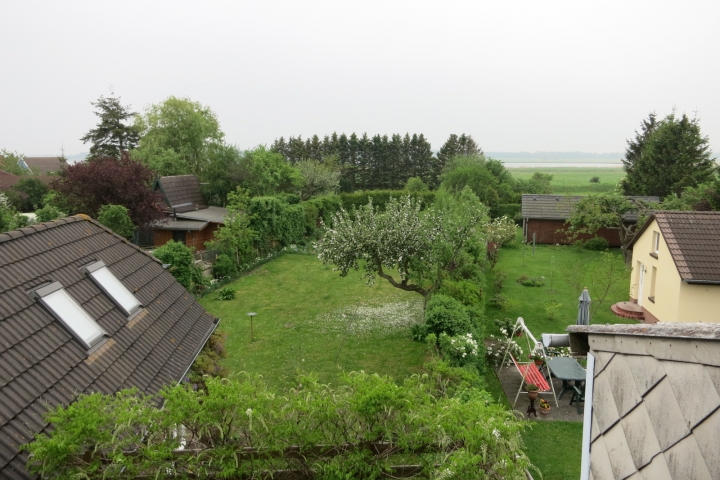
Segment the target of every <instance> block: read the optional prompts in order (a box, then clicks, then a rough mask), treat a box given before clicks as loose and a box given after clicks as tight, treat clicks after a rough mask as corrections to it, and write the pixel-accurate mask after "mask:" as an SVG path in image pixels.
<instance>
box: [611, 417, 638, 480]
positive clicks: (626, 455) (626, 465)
mask: <svg viewBox="0 0 720 480" xmlns="http://www.w3.org/2000/svg"><path fill="white" fill-rule="evenodd" d="M603 438H604V440H605V448H607V453H608V457H609V458H610V466H611V467H612V471H613V475H615V478H627V477H629V476H630V475H632V474H633V473H634V472H636V471H637V469H636V468H635V462H634V461H633V457H632V455H631V454H630V447H629V446H628V443H627V439H626V438H625V431H624V430H623V427H622V424H620V423H618V424H616V425H615V426H614V427H612V428H611V429H610V430H608V431H607V432H605V434H604V435H603Z"/></svg>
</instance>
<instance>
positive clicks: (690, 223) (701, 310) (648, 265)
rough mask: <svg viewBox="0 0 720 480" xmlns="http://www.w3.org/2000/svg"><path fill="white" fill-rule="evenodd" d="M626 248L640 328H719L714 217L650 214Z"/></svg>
mask: <svg viewBox="0 0 720 480" xmlns="http://www.w3.org/2000/svg"><path fill="white" fill-rule="evenodd" d="M629 247H630V248H631V249H632V252H633V255H632V268H633V271H632V275H631V280H630V292H631V298H632V301H633V302H635V303H636V304H637V307H639V309H640V310H642V313H643V314H644V317H645V322H646V323H656V322H714V323H720V212H692V211H658V212H655V213H654V214H653V215H652V216H651V217H650V218H649V219H648V220H647V222H645V225H643V227H642V228H641V229H640V230H639V231H638V233H637V235H635V238H634V239H633V240H632V242H631V243H630V246H629Z"/></svg>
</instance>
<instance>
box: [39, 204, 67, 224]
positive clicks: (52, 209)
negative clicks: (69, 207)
mask: <svg viewBox="0 0 720 480" xmlns="http://www.w3.org/2000/svg"><path fill="white" fill-rule="evenodd" d="M65 216H66V214H65V213H64V212H61V211H60V209H59V208H58V207H56V206H54V205H51V204H47V205H45V206H44V207H42V208H39V209H37V210H35V221H36V222H38V223H42V222H51V221H53V220H57V219H58V218H63V217H65Z"/></svg>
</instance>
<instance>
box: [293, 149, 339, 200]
mask: <svg viewBox="0 0 720 480" xmlns="http://www.w3.org/2000/svg"><path fill="white" fill-rule="evenodd" d="M295 166H296V167H297V168H298V170H300V174H301V175H302V184H301V187H300V199H301V200H308V199H310V198H312V197H315V196H317V195H329V194H332V193H335V192H337V190H338V188H340V169H339V167H338V165H337V159H336V158H335V157H325V158H324V159H323V160H322V161H317V160H302V161H300V162H298V163H297V164H296V165H295Z"/></svg>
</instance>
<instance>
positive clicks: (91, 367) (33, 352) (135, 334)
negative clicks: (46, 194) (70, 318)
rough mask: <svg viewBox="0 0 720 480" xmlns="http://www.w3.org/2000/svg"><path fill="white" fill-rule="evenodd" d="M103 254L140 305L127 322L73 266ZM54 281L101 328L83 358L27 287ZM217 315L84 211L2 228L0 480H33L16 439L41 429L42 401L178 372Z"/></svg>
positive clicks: (154, 383)
mask: <svg viewBox="0 0 720 480" xmlns="http://www.w3.org/2000/svg"><path fill="white" fill-rule="evenodd" d="M97 260H102V261H103V262H104V263H105V264H106V265H107V266H108V269H109V270H110V271H111V272H112V273H113V274H114V275H115V276H116V277H117V278H118V279H119V280H120V281H121V282H122V283H123V284H124V285H125V286H126V287H127V288H128V289H129V290H130V291H131V292H134V294H135V296H136V298H137V299H138V300H139V301H140V302H141V303H142V305H143V310H142V311H141V312H140V314H139V315H137V316H135V317H134V318H132V319H131V320H130V321H128V319H127V318H126V317H125V314H124V313H123V312H121V310H120V309H119V308H118V307H116V306H115V304H114V303H113V302H112V301H111V300H110V298H109V297H108V296H107V295H106V294H105V293H103V292H102V291H101V290H100V289H99V288H98V287H97V286H96V284H95V283H94V282H93V281H91V280H90V279H89V278H88V277H87V276H86V275H85V274H84V273H83V272H82V271H81V270H80V267H81V266H83V265H87V264H89V263H90V262H93V261H97ZM55 281H59V282H61V283H62V285H63V286H64V287H65V289H66V291H67V292H68V294H69V295H70V296H72V298H74V299H75V301H76V302H78V303H79V304H80V305H81V306H82V307H83V308H84V309H85V311H87V313H88V314H89V315H90V316H91V317H92V318H93V319H94V320H95V321H97V323H98V324H99V325H100V326H101V327H102V328H103V329H104V330H105V331H106V332H107V334H108V337H109V340H108V341H107V342H106V343H105V344H104V345H103V346H102V347H100V348H99V349H98V350H97V351H95V352H94V353H92V354H91V356H90V357H88V352H87V351H86V348H85V347H84V346H83V345H81V343H80V342H79V341H78V340H77V339H76V338H75V337H74V336H73V335H71V334H70V333H69V332H68V331H67V330H66V329H65V327H64V326H63V325H62V324H61V322H59V321H58V320H56V319H55V318H54V317H53V316H52V315H51V314H50V313H48V311H46V310H45V309H44V308H43V307H42V306H41V305H40V303H39V302H38V301H37V300H35V299H34V298H33V297H32V296H31V295H29V293H28V292H29V290H31V289H33V288H35V287H37V286H39V285H42V284H44V283H47V282H55ZM215 325H216V323H215V319H214V318H213V317H212V316H211V315H210V314H209V313H207V312H206V311H205V310H204V309H203V308H202V307H201V306H200V305H199V304H198V303H197V302H196V301H195V299H194V298H193V297H192V296H191V295H190V294H189V293H188V292H187V291H186V290H185V289H184V288H183V287H182V286H181V285H180V284H179V283H178V282H177V281H176V280H175V279H174V278H173V277H172V275H171V274H170V273H169V272H167V271H166V270H164V269H163V268H162V265H161V264H160V262H159V261H157V259H155V258H153V257H151V256H150V255H148V254H146V253H144V252H143V251H142V250H140V249H139V248H137V247H135V246H134V245H132V244H130V243H128V242H127V241H125V240H124V239H122V238H121V237H119V236H117V235H115V234H113V233H111V232H110V231H109V230H107V229H106V228H105V227H103V226H101V225H100V224H98V223H97V222H95V221H94V220H91V219H90V218H89V217H86V216H84V215H77V216H75V217H70V218H65V219H61V220H57V221H55V222H48V223H42V224H38V225H34V226H31V227H26V228H23V229H21V230H14V231H10V232H5V233H1V234H0V365H2V367H0V478H31V475H30V474H29V473H28V472H27V471H26V470H25V469H24V465H25V462H26V460H27V454H26V453H21V452H20V450H19V446H20V445H22V444H23V443H27V442H28V441H30V440H31V439H32V438H33V434H34V433H38V432H44V431H47V430H48V425H47V424H46V423H45V421H44V420H43V419H42V414H43V412H45V410H46V405H50V407H54V406H56V405H58V404H68V403H70V402H72V400H73V399H74V398H75V397H76V396H77V395H78V394H80V393H83V392H103V393H113V392H116V391H118V390H120V389H123V388H129V387H137V388H138V389H139V390H140V391H142V392H145V393H156V392H157V391H159V389H160V388H161V387H162V386H163V385H165V384H168V383H171V382H176V381H178V380H180V379H181V377H182V375H183V374H184V373H185V372H186V371H187V369H188V368H189V366H190V365H191V363H192V361H193V360H194V358H195V356H196V355H197V353H198V352H199V350H200V348H202V346H203V345H204V343H205V341H206V339H207V337H208V336H209V335H210V333H211V332H212V331H213V330H214V328H215Z"/></svg>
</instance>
